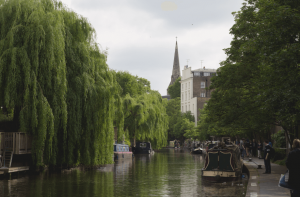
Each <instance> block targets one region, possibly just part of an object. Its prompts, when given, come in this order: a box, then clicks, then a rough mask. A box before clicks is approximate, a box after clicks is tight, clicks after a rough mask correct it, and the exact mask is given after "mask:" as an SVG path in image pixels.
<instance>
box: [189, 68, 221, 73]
mask: <svg viewBox="0 0 300 197" xmlns="http://www.w3.org/2000/svg"><path fill="white" fill-rule="evenodd" d="M195 71H196V72H197V71H198V72H217V69H211V68H199V69H196V70H192V72H195Z"/></svg>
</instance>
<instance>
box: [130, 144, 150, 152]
mask: <svg viewBox="0 0 300 197" xmlns="http://www.w3.org/2000/svg"><path fill="white" fill-rule="evenodd" d="M132 152H133V153H134V154H150V153H151V152H153V150H152V148H151V143H150V142H137V143H136V145H135V147H133V148H132Z"/></svg>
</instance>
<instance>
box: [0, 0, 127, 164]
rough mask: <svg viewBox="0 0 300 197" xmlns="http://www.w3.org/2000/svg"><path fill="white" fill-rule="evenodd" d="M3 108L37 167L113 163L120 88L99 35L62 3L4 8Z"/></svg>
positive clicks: (0, 6)
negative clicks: (28, 139) (25, 136)
mask: <svg viewBox="0 0 300 197" xmlns="http://www.w3.org/2000/svg"><path fill="white" fill-rule="evenodd" d="M0 12H1V15H0V21H1V22H0V104H1V105H2V106H5V107H6V108H8V109H12V110H13V111H14V117H13V119H14V122H15V123H16V124H18V125H19V126H18V127H17V129H19V128H20V131H23V132H27V133H29V134H30V135H31V136H32V137H33V145H32V146H33V147H32V156H33V160H34V163H35V164H36V165H42V164H47V165H48V164H49V165H51V164H52V165H57V164H76V163H78V162H80V163H83V164H87V165H96V164H103V163H111V162H113V161H112V157H111V155H112V153H113V150H112V148H111V146H112V143H113V136H114V133H113V120H114V113H113V112H114V111H115V110H114V109H115V108H116V107H117V106H118V105H120V99H119V98H120V96H119V93H120V90H121V89H120V86H119V85H118V83H117V82H116V76H115V75H114V73H113V72H111V71H110V70H109V68H108V66H107V64H106V53H105V51H101V50H100V49H99V46H98V44H97V43H96V42H95V37H96V33H95V30H94V29H93V27H92V26H91V24H90V23H89V22H88V21H87V19H85V18H84V17H82V16H79V15H78V14H76V13H75V12H73V11H71V10H69V9H68V8H66V7H65V6H64V5H63V4H62V3H61V2H58V1H55V0H40V1H37V0H9V1H0Z"/></svg>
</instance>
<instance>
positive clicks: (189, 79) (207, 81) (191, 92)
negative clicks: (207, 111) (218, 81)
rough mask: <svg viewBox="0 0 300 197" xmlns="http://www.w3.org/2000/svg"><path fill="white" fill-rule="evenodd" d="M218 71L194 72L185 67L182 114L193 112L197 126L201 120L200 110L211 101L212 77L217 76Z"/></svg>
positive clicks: (182, 79)
mask: <svg viewBox="0 0 300 197" xmlns="http://www.w3.org/2000/svg"><path fill="white" fill-rule="evenodd" d="M216 72H217V70H216V69H205V67H204V68H200V69H196V70H192V68H191V67H188V66H185V67H184V69H183V70H182V77H181V112H183V113H185V112H187V111H191V113H192V114H193V115H194V116H195V124H196V125H197V121H198V120H199V115H200V114H199V109H202V108H203V106H204V104H205V103H206V102H207V101H208V100H209V99H210V96H211V91H212V90H209V89H208V87H209V86H210V85H211V77H213V76H215V75H216Z"/></svg>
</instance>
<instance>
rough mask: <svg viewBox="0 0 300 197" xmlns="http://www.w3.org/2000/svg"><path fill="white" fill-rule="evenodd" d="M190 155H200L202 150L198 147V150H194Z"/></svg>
mask: <svg viewBox="0 0 300 197" xmlns="http://www.w3.org/2000/svg"><path fill="white" fill-rule="evenodd" d="M191 153H193V154H202V153H203V149H202V148H200V147H198V148H194V149H192V150H191Z"/></svg>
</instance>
